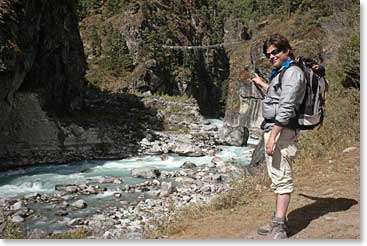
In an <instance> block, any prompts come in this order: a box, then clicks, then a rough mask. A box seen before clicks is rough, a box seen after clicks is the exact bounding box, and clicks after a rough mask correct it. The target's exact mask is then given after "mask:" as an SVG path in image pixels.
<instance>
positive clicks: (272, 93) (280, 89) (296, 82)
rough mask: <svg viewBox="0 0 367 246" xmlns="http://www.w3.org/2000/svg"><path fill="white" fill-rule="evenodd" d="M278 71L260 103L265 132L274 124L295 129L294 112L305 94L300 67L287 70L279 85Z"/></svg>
mask: <svg viewBox="0 0 367 246" xmlns="http://www.w3.org/2000/svg"><path fill="white" fill-rule="evenodd" d="M282 69H285V68H282ZM282 69H280V71H281V70H282ZM280 71H279V73H278V74H277V75H276V76H275V77H274V78H273V79H272V80H271V82H270V84H269V88H268V90H267V92H266V94H265V98H264V99H263V103H262V106H263V107H262V110H263V117H264V119H265V120H264V123H263V126H262V128H263V129H264V131H266V132H267V131H270V130H271V128H272V127H273V125H274V124H276V125H279V126H283V127H288V128H297V123H296V122H297V118H296V111H297V110H298V109H299V106H300V105H301V103H302V101H303V97H304V95H305V92H306V83H305V82H306V81H305V77H304V73H303V71H302V69H301V68H300V67H298V66H294V65H293V66H290V67H289V68H287V70H286V71H285V72H284V75H283V78H282V83H281V84H280V83H279V74H280Z"/></svg>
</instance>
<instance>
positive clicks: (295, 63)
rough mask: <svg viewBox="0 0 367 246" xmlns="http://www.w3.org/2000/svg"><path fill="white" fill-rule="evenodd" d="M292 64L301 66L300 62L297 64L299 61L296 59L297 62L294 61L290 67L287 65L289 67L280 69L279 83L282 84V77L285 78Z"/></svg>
mask: <svg viewBox="0 0 367 246" xmlns="http://www.w3.org/2000/svg"><path fill="white" fill-rule="evenodd" d="M292 66H299V65H298V64H297V62H296V61H295V62H292V63H291V64H290V65H289V67H287V68H285V69H282V71H280V73H279V84H280V85H281V84H282V79H283V76H284V73H285V71H287V70H288V68H290V67H292Z"/></svg>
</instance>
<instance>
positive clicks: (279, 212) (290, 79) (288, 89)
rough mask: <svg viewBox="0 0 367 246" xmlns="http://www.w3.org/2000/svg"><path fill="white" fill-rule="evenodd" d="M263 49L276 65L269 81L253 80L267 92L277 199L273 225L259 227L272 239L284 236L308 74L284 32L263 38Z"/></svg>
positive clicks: (268, 155) (266, 125)
mask: <svg viewBox="0 0 367 246" xmlns="http://www.w3.org/2000/svg"><path fill="white" fill-rule="evenodd" d="M263 52H264V54H265V56H266V58H267V59H268V61H269V62H270V63H271V65H272V67H273V68H274V69H273V70H272V71H271V73H270V83H269V84H268V83H266V82H264V81H263V80H262V79H261V78H260V77H259V76H258V75H257V74H255V77H254V78H253V79H252V81H253V83H254V84H255V85H256V86H257V87H259V88H260V89H261V90H263V91H264V94H265V96H264V99H263V101H262V109H263V117H264V121H263V122H262V124H261V128H262V129H263V130H264V144H265V160H266V167H267V172H268V175H269V177H270V178H271V181H272V184H271V189H272V191H273V192H274V193H275V195H276V200H275V212H274V214H273V216H272V218H271V223H270V226H267V227H260V228H258V229H257V232H258V234H260V235H266V236H267V237H268V238H269V239H285V238H287V232H286V230H287V228H286V224H287V221H286V215H287V209H288V205H289V202H290V198H291V193H292V192H293V177H292V176H293V175H292V165H291V164H292V161H293V159H294V157H295V156H296V152H297V138H298V136H299V132H300V131H299V129H298V122H297V116H296V111H297V110H298V109H299V107H300V104H301V103H302V100H303V98H304V95H305V89H306V85H305V76H304V73H303V71H302V69H301V68H300V67H299V66H292V65H291V64H292V63H293V62H295V61H294V59H295V56H294V54H293V52H292V48H291V46H290V44H289V41H288V40H287V39H286V38H285V37H283V36H282V35H280V34H273V35H271V36H270V37H269V38H268V39H267V40H266V41H265V42H264V45H263ZM283 70H285V71H283ZM282 71H283V73H282ZM280 74H282V79H281V83H280V81H279V77H280Z"/></svg>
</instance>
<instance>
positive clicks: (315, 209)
mask: <svg viewBox="0 0 367 246" xmlns="http://www.w3.org/2000/svg"><path fill="white" fill-rule="evenodd" d="M299 195H300V196H303V197H306V198H308V199H311V200H313V201H315V202H314V203H311V204H308V205H306V206H304V207H301V208H297V209H295V210H293V211H291V212H290V213H289V214H288V227H289V228H290V230H289V232H288V236H289V237H291V236H293V235H295V234H297V233H299V232H300V231H302V230H303V229H304V228H306V227H307V226H308V225H309V224H310V223H311V221H312V220H315V219H318V218H319V217H321V216H323V215H326V214H328V213H330V212H339V211H345V210H348V209H350V208H351V207H352V206H354V205H356V204H357V203H358V202H357V201H356V200H354V199H348V198H327V197H326V198H321V197H313V196H308V195H304V194H299Z"/></svg>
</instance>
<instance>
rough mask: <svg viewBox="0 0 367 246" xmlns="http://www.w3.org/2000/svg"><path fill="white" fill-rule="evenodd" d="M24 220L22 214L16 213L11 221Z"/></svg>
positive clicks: (18, 221)
mask: <svg viewBox="0 0 367 246" xmlns="http://www.w3.org/2000/svg"><path fill="white" fill-rule="evenodd" d="M23 221H24V218H23V217H22V216H20V215H14V216H13V217H12V218H11V222H14V223H21V222H23Z"/></svg>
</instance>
